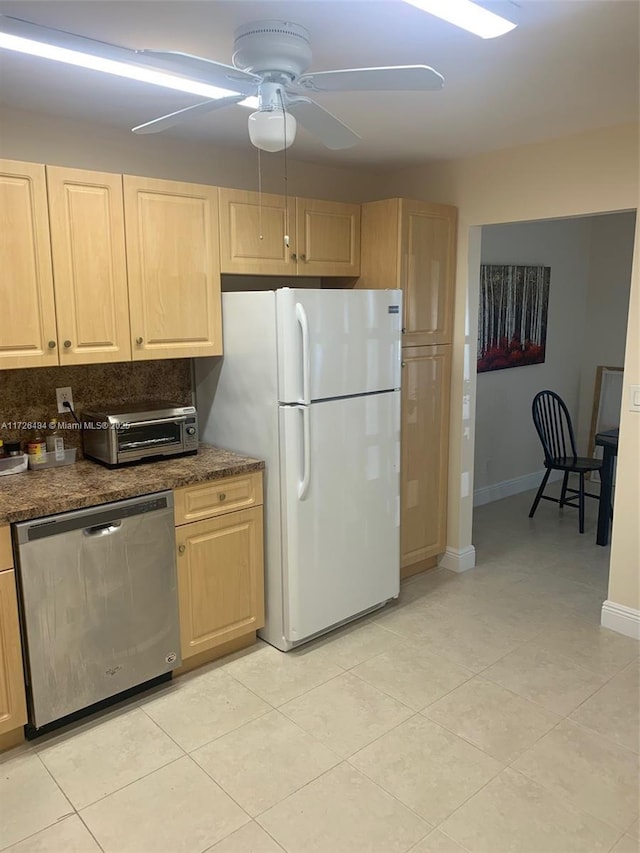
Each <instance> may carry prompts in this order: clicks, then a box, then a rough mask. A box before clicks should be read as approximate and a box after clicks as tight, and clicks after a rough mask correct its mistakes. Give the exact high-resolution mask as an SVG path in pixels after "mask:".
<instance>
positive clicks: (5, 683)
mask: <svg viewBox="0 0 640 853" xmlns="http://www.w3.org/2000/svg"><path fill="white" fill-rule="evenodd" d="M26 722H27V707H26V701H25V694H24V672H23V670H22V649H21V645H20V625H19V622H18V601H17V597H16V579H15V573H14V571H13V570H12V569H10V570H9V571H5V572H0V735H3V734H6V733H7V732H10V731H13V730H14V729H18V728H20V726H23V725H24V724H25V723H26Z"/></svg>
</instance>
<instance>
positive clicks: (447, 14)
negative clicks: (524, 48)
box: [404, 0, 517, 39]
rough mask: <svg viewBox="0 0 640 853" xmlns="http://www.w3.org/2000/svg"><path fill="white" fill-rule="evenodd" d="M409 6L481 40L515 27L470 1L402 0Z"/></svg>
mask: <svg viewBox="0 0 640 853" xmlns="http://www.w3.org/2000/svg"><path fill="white" fill-rule="evenodd" d="M404 2H405V3H409V5H411V6H416V8H418V9H422V11H423V12H428V13H429V14H430V15H435V16H436V17H437V18H441V19H442V20H443V21H448V22H449V23H450V24H454V25H455V26H456V27H460V28H461V29H463V30H467V31H468V32H470V33H473V34H474V35H476V36H480V38H483V39H493V38H496V37H497V36H503V35H504V34H505V33H508V32H511V30H514V29H515V28H516V26H517V24H514V23H513V21H508V20H507V19H506V18H503V17H502V16H501V15H497V14H496V13H495V12H490V11H489V9H485V8H483V7H482V6H478V4H477V3H472V2H471V0H404Z"/></svg>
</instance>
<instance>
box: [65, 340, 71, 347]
mask: <svg viewBox="0 0 640 853" xmlns="http://www.w3.org/2000/svg"><path fill="white" fill-rule="evenodd" d="M64 346H65V349H69V347H70V346H71V341H65V342H64Z"/></svg>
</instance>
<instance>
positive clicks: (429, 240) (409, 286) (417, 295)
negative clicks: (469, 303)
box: [400, 200, 457, 346]
mask: <svg viewBox="0 0 640 853" xmlns="http://www.w3.org/2000/svg"><path fill="white" fill-rule="evenodd" d="M456 223H457V216H456V209H455V208H454V207H449V206H446V205H438V204H425V203H423V202H417V201H407V200H403V201H402V208H401V243H402V253H401V273H400V279H401V282H402V287H403V289H404V319H405V322H404V328H405V335H404V338H403V343H404V345H405V346H422V345H423V344H450V343H451V340H452V324H453V292H454V275H455V242H456Z"/></svg>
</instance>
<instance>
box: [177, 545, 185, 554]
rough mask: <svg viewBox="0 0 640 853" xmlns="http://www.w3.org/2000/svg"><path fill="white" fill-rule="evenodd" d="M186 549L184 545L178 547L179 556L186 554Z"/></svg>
mask: <svg viewBox="0 0 640 853" xmlns="http://www.w3.org/2000/svg"><path fill="white" fill-rule="evenodd" d="M185 551H186V548H185V546H184V545H178V554H184V552H185Z"/></svg>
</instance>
